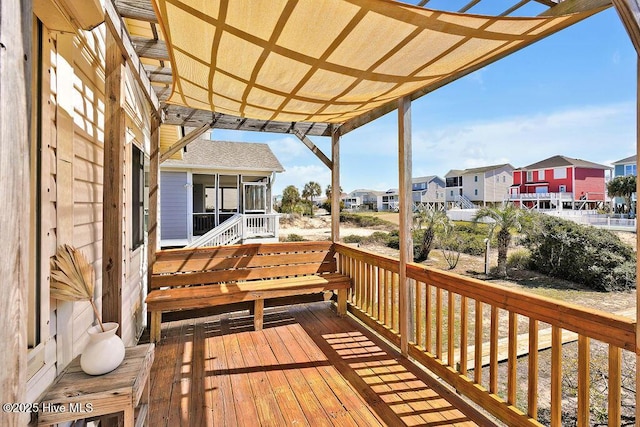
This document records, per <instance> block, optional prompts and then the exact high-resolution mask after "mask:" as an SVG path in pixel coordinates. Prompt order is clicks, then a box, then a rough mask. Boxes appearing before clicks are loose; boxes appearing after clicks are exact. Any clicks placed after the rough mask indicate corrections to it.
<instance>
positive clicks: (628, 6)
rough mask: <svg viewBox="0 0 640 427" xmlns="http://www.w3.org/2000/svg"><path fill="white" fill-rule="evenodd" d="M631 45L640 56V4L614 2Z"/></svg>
mask: <svg viewBox="0 0 640 427" xmlns="http://www.w3.org/2000/svg"><path fill="white" fill-rule="evenodd" d="M613 5H614V6H615V8H616V11H617V12H618V15H620V19H621V20H622V23H623V24H624V28H625V29H626V30H627V33H628V34H629V38H630V39H631V43H633V47H634V48H635V49H636V53H638V54H639V55H640V2H639V1H638V0H613Z"/></svg>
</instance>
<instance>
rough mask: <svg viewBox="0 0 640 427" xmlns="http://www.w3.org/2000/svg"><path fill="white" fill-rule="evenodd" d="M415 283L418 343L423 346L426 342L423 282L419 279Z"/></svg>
mask: <svg viewBox="0 0 640 427" xmlns="http://www.w3.org/2000/svg"><path fill="white" fill-rule="evenodd" d="M414 283H415V284H416V292H415V294H416V345H417V346H418V347H422V346H423V344H424V341H423V339H422V332H423V329H424V328H423V327H422V311H423V307H422V283H420V282H418V281H417V280H416V281H415V282H414Z"/></svg>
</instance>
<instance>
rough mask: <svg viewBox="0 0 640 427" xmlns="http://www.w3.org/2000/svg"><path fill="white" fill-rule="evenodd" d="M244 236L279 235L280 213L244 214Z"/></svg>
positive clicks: (249, 237)
mask: <svg viewBox="0 0 640 427" xmlns="http://www.w3.org/2000/svg"><path fill="white" fill-rule="evenodd" d="M242 217H243V219H242V221H243V227H242V238H243V239H244V240H246V239H253V238H258V237H278V232H279V227H280V220H279V218H280V214H244V215H243V216H242Z"/></svg>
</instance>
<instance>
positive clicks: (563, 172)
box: [553, 168, 567, 179]
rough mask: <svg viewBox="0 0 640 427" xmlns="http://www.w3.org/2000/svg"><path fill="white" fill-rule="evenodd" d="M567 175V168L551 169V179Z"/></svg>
mask: <svg viewBox="0 0 640 427" xmlns="http://www.w3.org/2000/svg"><path fill="white" fill-rule="evenodd" d="M566 177H567V168H555V169H554V170H553V179H563V178H566Z"/></svg>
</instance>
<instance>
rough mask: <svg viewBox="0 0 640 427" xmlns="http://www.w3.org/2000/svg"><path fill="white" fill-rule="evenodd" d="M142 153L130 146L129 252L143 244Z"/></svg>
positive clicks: (143, 185)
mask: <svg viewBox="0 0 640 427" xmlns="http://www.w3.org/2000/svg"><path fill="white" fill-rule="evenodd" d="M144 187H145V182H144V153H143V152H142V150H140V149H139V148H138V147H137V146H136V145H135V144H131V250H134V249H137V248H138V247H140V245H142V244H143V243H144V229H145V226H144V223H145V221H144V219H145V218H144V199H145V197H144Z"/></svg>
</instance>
